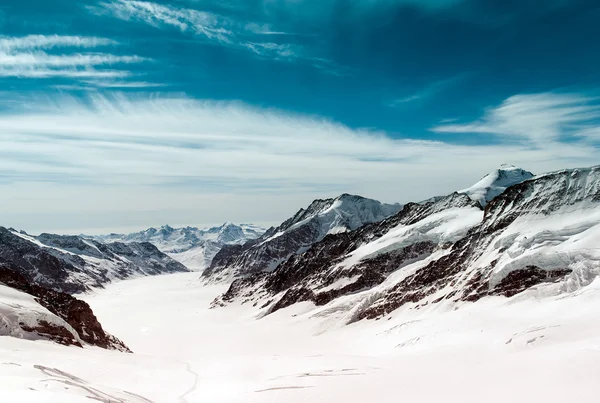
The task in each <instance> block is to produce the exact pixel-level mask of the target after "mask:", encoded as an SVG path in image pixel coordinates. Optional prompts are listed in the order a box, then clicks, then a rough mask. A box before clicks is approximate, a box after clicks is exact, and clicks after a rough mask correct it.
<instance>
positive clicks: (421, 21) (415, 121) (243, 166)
mask: <svg viewBox="0 0 600 403" xmlns="http://www.w3.org/2000/svg"><path fill="white" fill-rule="evenodd" d="M598 21H600V2H599V1H597V0H571V1H568V0H545V1H538V0H518V1H517V0H429V1H423V0H337V1H325V0H304V1H302V0H221V1H216V0H168V1H156V2H146V1H133V0H85V1H83V0H81V1H76V0H53V1H47V0H18V1H17V0H2V1H1V2H0V147H1V149H0V153H1V155H2V156H3V158H4V159H3V161H0V188H2V187H3V188H2V189H0V192H2V193H3V194H4V199H2V196H0V202H1V201H5V202H8V203H10V204H11V205H13V206H15V207H14V209H13V210H12V211H11V210H10V208H9V209H8V210H7V211H6V214H7V216H8V217H9V218H11V219H12V222H13V224H12V225H15V226H21V227H23V226H27V225H30V224H27V223H28V220H27V211H26V210H24V209H25V207H22V206H25V205H27V206H30V207H28V208H29V209H36V210H38V211H40V214H46V215H45V216H44V217H46V216H47V214H50V213H52V214H55V215H56V217H57V222H58V221H59V220H64V217H63V216H62V215H61V214H63V213H62V210H61V208H62V207H60V208H59V206H65V207H64V208H65V209H67V208H71V210H72V205H71V204H72V203H78V205H89V206H90V207H89V208H88V209H87V210H85V209H83V210H81V212H80V214H81V217H79V218H73V222H75V221H76V220H84V221H85V220H87V219H88V218H89V217H92V216H93V214H91V213H90V211H92V209H96V210H102V208H104V207H106V203H105V204H104V205H102V208H100V207H99V206H98V205H97V204H95V203H96V199H94V200H90V199H88V198H87V196H85V195H87V192H88V191H90V189H91V190H92V191H94V192H96V191H97V190H98V189H102V191H103V192H104V193H106V194H110V195H111V198H112V199H115V200H118V203H117V202H115V205H114V206H113V207H110V208H108V207H106V211H105V212H104V213H98V214H100V215H98V216H97V217H96V218H93V219H90V220H89V222H87V223H83V224H81V223H80V222H79V221H77V224H76V225H77V226H79V225H85V226H86V228H91V227H94V228H95V227H98V226H100V225H104V224H105V223H106V225H109V226H112V225H113V224H112V223H111V222H112V221H111V222H106V220H107V218H106V217H115V216H119V217H121V219H120V220H121V221H119V225H121V224H123V225H130V226H139V227H143V226H145V224H146V221H148V217H151V219H150V220H149V221H151V222H147V223H148V224H164V223H167V222H168V223H170V224H177V223H181V224H193V223H198V222H200V223H207V224H208V223H210V224H212V223H218V222H220V221H225V220H230V221H256V222H258V221H260V222H277V221H278V220H279V219H283V218H285V217H286V216H287V215H288V213H291V212H293V211H294V210H295V209H296V207H300V206H301V205H302V204H305V203H307V202H309V201H310V200H311V199H312V198H313V197H315V196H318V197H325V196H335V195H336V193H338V192H339V193H341V192H353V193H362V194H365V195H366V196H372V197H376V198H381V199H383V200H384V201H408V200H415V199H418V198H421V197H422V198H425V197H430V196H432V195H433V194H431V193H434V192H435V193H443V192H445V191H451V190H454V189H456V188H460V187H466V186H468V185H469V184H470V181H474V180H476V179H478V178H479V177H481V176H482V175H483V174H485V173H486V172H487V171H488V170H490V169H492V168H494V166H496V165H497V164H499V163H502V162H512V163H515V164H519V165H522V166H523V167H524V168H526V169H529V170H532V171H536V172H540V171H543V170H549V169H558V168H562V167H570V166H580V165H590V164H592V163H597V161H596V156H597V154H598V153H597V151H598V144H599V143H600V129H598V127H599V125H598V122H599V121H600V102H599V98H598V97H599V96H600V91H599V90H600V86H599V85H600V69H599V67H598V66H600V40H599V38H600V24H598ZM391 183H392V184H393V186H392V185H390V184H391ZM40 186H53V187H54V188H57V187H58V188H60V189H63V190H64V192H63V193H61V194H65V195H67V194H68V195H69V197H70V198H71V199H69V200H72V201H71V202H68V201H66V197H67V196H64V198H62V199H61V198H60V197H59V198H56V199H52V200H51V201H50V200H47V199H46V198H44V197H41V196H39V195H38V196H35V197H34V196H32V195H33V194H37V193H38V189H39V187H40ZM124 186H129V187H131V186H136V187H140V186H143V187H144V189H141V188H139V189H138V191H136V192H137V193H136V194H139V195H140V196H139V197H140V198H145V199H144V200H147V199H148V198H152V200H155V201H156V200H162V199H161V197H162V194H161V193H160V192H162V191H163V190H164V189H168V192H170V193H172V194H175V193H177V192H179V193H177V194H178V195H179V196H178V199H177V200H184V199H185V200H190V201H189V202H188V204H186V205H185V206H176V205H172V204H169V203H172V201H170V200H163V201H161V202H158V201H156V205H153V206H152V208H151V210H152V211H153V212H151V213H150V212H147V213H144V214H141V213H140V215H139V217H138V219H135V220H133V219H131V220H129V218H130V217H132V215H131V214H130V212H131V211H132V209H134V208H135V207H136V206H138V205H139V202H140V200H139V199H135V198H132V196H131V195H132V193H131V192H126V191H125V190H123V189H124ZM252 192H257V193H260V192H262V193H261V194H263V195H264V197H270V198H271V199H269V200H274V198H283V199H285V201H284V202H283V201H282V202H277V203H275V202H273V203H274V204H269V206H268V207H264V209H263V210H264V211H262V212H255V213H256V214H255V215H254V216H253V215H251V214H247V215H243V214H238V213H239V211H240V209H241V210H243V208H244V205H245V204H244V203H247V201H248V200H250V199H251V198H252V197H254V196H255V194H254V193H252ZM249 193H252V194H253V196H248V194H249ZM324 193H327V194H324ZM190 194H191V195H192V196H193V197H200V196H199V195H202V197H207V198H209V199H206V200H209V201H208V202H206V200H205V199H202V200H204V201H203V203H205V204H206V206H207V207H206V211H203V212H201V213H199V212H198V210H197V208H195V207H194V206H193V202H192V201H191V200H193V197H191V198H190ZM217 194H219V195H223V194H226V195H227V197H229V198H230V199H227V200H229V201H227V202H223V201H221V202H219V203H218V204H219V205H218V206H217V207H218V208H220V209H221V210H219V211H220V213H218V214H217V213H214V212H215V211H216V210H215V209H212V207H211V206H213V207H214V205H213V204H214V203H217V202H215V201H214V200H216V199H215V197H216V196H215V195H217ZM17 195H18V196H19V197H21V199H18V197H16V196H17ZM27 195H29V196H27ZM119 195H120V196H119ZM274 195H275V196H274ZM209 196H210V197H209ZM57 197H58V196H57ZM223 197H225V196H223ZM112 199H111V200H112ZM283 199H281V200H283ZM16 200H20V201H16ZM292 200H293V201H294V202H293V203H294V207H293V208H292V207H290V206H288V205H286V203H288V204H289V203H292ZM28 203H29V204H28ZM107 203H108V204H109V205H110V203H109V202H107ZM211 203H212V204H211ZM259 204H260V203H259ZM47 206H54V207H47ZM111 206H112V205H111ZM223 206H225V207H223ZM65 211H66V210H65ZM103 211H104V210H103ZM182 211H188V213H185V214H184V213H181V212H182ZM44 212H45V213H44ZM90 214H91V215H90ZM94 214H95V213H94ZM103 214H104V215H103ZM14 217H21V218H14ZM257 217H258V218H257ZM3 218H5V217H1V216H0V219H3ZM13 218H14V219H13ZM123 220H125V221H127V220H129V221H127V222H123ZM109 221H110V220H109ZM52 222H53V221H48V226H53V225H56V224H52ZM0 224H1V222H0ZM61 225H62V224H61ZM65 225H66V224H65ZM72 225H73V226H76V225H75V224H72Z"/></svg>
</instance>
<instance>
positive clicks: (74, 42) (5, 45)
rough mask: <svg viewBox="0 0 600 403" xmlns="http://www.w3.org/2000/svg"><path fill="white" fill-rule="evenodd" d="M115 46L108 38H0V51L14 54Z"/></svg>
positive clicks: (41, 36) (57, 36)
mask: <svg viewBox="0 0 600 403" xmlns="http://www.w3.org/2000/svg"><path fill="white" fill-rule="evenodd" d="M112 45H117V42H116V41H114V40H112V39H108V38H98V37H85V36H67V35H65V36H60V35H27V36H22V37H7V36H3V37H0V51H3V52H14V51H22V50H34V49H51V48H56V47H77V48H95V47H99V46H112Z"/></svg>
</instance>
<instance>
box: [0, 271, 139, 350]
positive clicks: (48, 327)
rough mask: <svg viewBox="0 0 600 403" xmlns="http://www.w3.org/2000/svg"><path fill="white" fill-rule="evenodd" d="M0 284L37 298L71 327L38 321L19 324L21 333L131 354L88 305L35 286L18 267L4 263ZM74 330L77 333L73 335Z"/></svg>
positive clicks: (43, 320) (0, 272)
mask: <svg viewBox="0 0 600 403" xmlns="http://www.w3.org/2000/svg"><path fill="white" fill-rule="evenodd" d="M0 283H2V284H5V285H6V286H8V287H11V288H14V289H16V290H19V291H22V292H24V293H26V294H29V295H31V296H33V297H35V300H36V301H37V302H38V303H39V304H40V305H41V306H43V307H44V308H46V309H47V310H48V311H50V312H51V313H52V314H54V315H56V316H57V317H59V318H61V319H62V320H64V321H65V322H66V323H67V324H68V325H69V326H70V328H68V327H67V326H64V325H61V324H60V322H59V321H56V322H55V323H50V322H49V320H47V319H40V320H37V322H36V323H24V322H22V321H19V326H20V327H21V329H22V330H24V331H26V332H32V333H36V334H38V335H39V336H41V337H43V338H47V339H50V340H53V341H55V342H57V343H60V344H64V345H76V346H79V347H81V346H82V345H81V342H82V341H83V342H85V343H88V344H91V345H94V346H98V347H102V348H105V349H110V350H119V351H126V352H131V351H130V350H129V348H127V346H126V345H125V344H123V342H121V341H120V340H119V339H117V338H116V337H114V336H112V335H110V334H108V333H106V332H105V331H104V330H103V329H102V326H101V325H100V323H99V322H98V320H97V319H96V316H94V313H93V312H92V310H91V308H90V307H89V305H88V304H87V303H85V302H83V301H81V300H78V299H76V298H74V297H72V296H70V295H68V294H65V293H62V292H57V291H53V290H50V289H47V288H44V287H40V286H38V285H35V284H32V283H31V282H30V281H28V280H27V279H26V278H25V277H24V276H22V275H20V274H18V273H17V271H16V268H14V267H11V266H7V265H3V264H2V265H0ZM0 302H1V301H0ZM30 322H31V321H30ZM34 322H35V321H34ZM73 330H74V331H75V332H76V334H73Z"/></svg>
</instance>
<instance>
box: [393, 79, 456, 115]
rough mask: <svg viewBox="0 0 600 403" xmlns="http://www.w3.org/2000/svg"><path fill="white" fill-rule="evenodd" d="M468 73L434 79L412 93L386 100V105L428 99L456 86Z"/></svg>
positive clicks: (399, 104)
mask: <svg viewBox="0 0 600 403" xmlns="http://www.w3.org/2000/svg"><path fill="white" fill-rule="evenodd" d="M467 75H468V74H467V73H462V74H458V75H456V76H454V77H450V78H446V79H443V80H437V81H434V82H432V83H429V84H427V85H426V86H424V87H423V88H421V89H419V90H418V91H415V92H413V93H411V94H408V95H405V96H402V97H400V98H396V99H392V100H391V101H387V102H385V105H387V106H390V107H398V106H402V105H404V104H408V103H413V102H416V101H419V102H421V101H426V100H428V99H430V98H431V97H433V96H435V95H437V94H439V93H440V92H442V91H445V90H447V89H449V88H450V87H452V86H455V85H456V84H457V83H459V82H461V81H462V80H464V79H465V78H466V77H467Z"/></svg>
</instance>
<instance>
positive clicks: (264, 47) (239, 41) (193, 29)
mask: <svg viewBox="0 0 600 403" xmlns="http://www.w3.org/2000/svg"><path fill="white" fill-rule="evenodd" d="M88 9H89V10H90V11H91V12H93V13H95V14H98V15H111V16H113V17H115V18H118V19H121V20H124V21H138V22H142V23H145V24H148V25H150V26H153V27H157V28H168V27H170V28H174V29H177V30H179V31H181V32H182V33H183V34H189V35H194V36H196V37H200V38H203V39H204V40H205V41H206V42H207V43H210V44H214V45H219V46H225V47H228V48H232V49H237V50H246V51H250V52H251V53H253V54H255V55H257V56H259V57H261V58H268V59H272V60H278V61H287V62H291V61H305V62H307V63H310V64H312V65H314V66H315V67H317V68H320V69H323V70H327V71H330V72H332V73H333V74H337V73H338V72H339V71H341V70H342V69H341V68H340V67H339V66H336V65H335V64H334V63H333V62H331V61H327V60H325V59H324V58H322V57H318V56H317V55H314V54H312V53H311V52H309V51H308V50H307V49H306V48H305V47H304V46H302V45H300V44H298V43H281V42H272V41H265V40H264V39H265V38H267V37H272V36H279V37H285V36H294V35H296V34H292V33H288V32H283V31H280V30H276V29H275V28H273V27H272V26H271V25H269V24H262V25H261V24H257V23H254V22H247V21H241V20H236V19H234V18H229V17H225V16H223V15H220V14H216V13H213V12H208V11H201V10H196V9H190V8H179V7H174V6H170V5H164V4H158V3H153V2H146V1H136V0H115V1H109V2H101V3H100V4H99V5H96V6H91V7H88Z"/></svg>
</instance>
